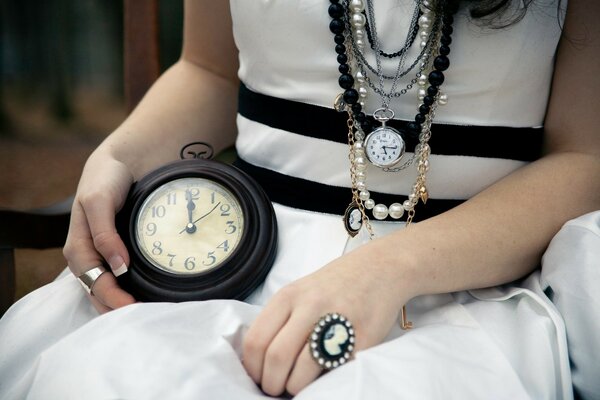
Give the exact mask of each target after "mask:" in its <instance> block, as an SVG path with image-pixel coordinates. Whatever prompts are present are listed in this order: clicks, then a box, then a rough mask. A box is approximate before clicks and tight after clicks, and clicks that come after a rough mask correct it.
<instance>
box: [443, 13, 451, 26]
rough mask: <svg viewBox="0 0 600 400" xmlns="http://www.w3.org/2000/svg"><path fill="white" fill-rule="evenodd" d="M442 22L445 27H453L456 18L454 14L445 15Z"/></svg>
mask: <svg viewBox="0 0 600 400" xmlns="http://www.w3.org/2000/svg"><path fill="white" fill-rule="evenodd" d="M442 22H443V23H444V25H452V23H453V22H454V17H453V16H452V14H445V15H444V16H443V17H442Z"/></svg>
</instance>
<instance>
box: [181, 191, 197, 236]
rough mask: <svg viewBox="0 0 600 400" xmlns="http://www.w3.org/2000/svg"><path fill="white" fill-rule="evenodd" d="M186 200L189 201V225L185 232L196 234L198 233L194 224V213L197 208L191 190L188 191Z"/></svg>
mask: <svg viewBox="0 0 600 400" xmlns="http://www.w3.org/2000/svg"><path fill="white" fill-rule="evenodd" d="M185 198H186V199H187V214H188V223H187V225H186V226H185V229H184V231H185V232H187V233H194V232H196V224H195V223H194V217H193V212H194V209H195V208H196V204H194V196H192V193H191V192H190V191H189V190H186V192H185ZM182 232H183V231H182Z"/></svg>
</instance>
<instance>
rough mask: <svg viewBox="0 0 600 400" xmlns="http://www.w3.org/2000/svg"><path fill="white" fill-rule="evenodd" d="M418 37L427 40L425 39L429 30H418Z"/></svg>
mask: <svg viewBox="0 0 600 400" xmlns="http://www.w3.org/2000/svg"><path fill="white" fill-rule="evenodd" d="M419 37H420V38H421V40H425V41H427V39H428V38H429V31H428V30H427V29H422V30H420V31H419Z"/></svg>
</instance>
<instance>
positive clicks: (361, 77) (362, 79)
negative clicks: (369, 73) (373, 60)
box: [354, 70, 365, 83]
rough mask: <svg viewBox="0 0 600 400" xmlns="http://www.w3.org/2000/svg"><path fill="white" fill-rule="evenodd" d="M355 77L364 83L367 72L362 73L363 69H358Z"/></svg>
mask: <svg viewBox="0 0 600 400" xmlns="http://www.w3.org/2000/svg"><path fill="white" fill-rule="evenodd" d="M354 77H355V78H356V80H357V81H358V82H359V83H364V82H365V74H363V73H362V71H360V70H359V71H356V74H354Z"/></svg>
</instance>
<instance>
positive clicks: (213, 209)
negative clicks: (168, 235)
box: [179, 202, 221, 233]
mask: <svg viewBox="0 0 600 400" xmlns="http://www.w3.org/2000/svg"><path fill="white" fill-rule="evenodd" d="M220 204H221V202H218V203H217V204H215V206H214V207H213V208H212V210H210V211H209V212H207V213H206V214H204V215H203V216H201V217H200V218H198V219H197V220H195V221H194V222H193V224H196V222H198V221H200V220H201V219H202V218H204V217H206V216H207V215H209V214H210V213H211V212H213V211H215V208H217V207H219V205H220ZM183 232H185V228H184V229H183V230H182V231H181V232H179V233H183Z"/></svg>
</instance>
